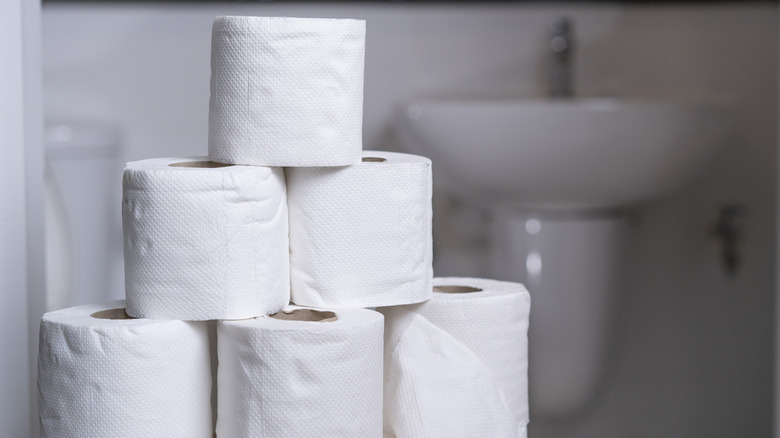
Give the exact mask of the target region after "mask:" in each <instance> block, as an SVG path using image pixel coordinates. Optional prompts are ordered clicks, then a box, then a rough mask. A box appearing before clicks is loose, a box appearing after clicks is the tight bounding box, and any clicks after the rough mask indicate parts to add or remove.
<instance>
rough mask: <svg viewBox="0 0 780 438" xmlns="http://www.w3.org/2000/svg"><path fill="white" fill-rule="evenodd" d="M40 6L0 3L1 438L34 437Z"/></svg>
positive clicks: (39, 287)
mask: <svg viewBox="0 0 780 438" xmlns="http://www.w3.org/2000/svg"><path fill="white" fill-rule="evenodd" d="M39 47H40V2H39V1H37V0H10V1H2V2H0V59H2V60H3V62H0V151H1V153H2V159H0V248H2V249H0V406H2V407H3V408H2V409H1V410H0V435H2V436H9V437H25V436H33V434H34V433H35V432H34V425H35V424H37V419H36V416H35V415H33V413H32V411H33V409H34V406H35V397H34V396H33V394H34V388H35V377H34V373H32V372H31V370H33V369H34V361H35V357H36V350H37V324H38V317H39V315H40V314H41V313H42V312H43V310H44V309H43V307H42V303H44V302H45V301H44V300H45V280H44V278H45V276H44V272H43V267H44V263H43V261H44V259H43V243H44V240H43V239H44V236H43V226H42V225H43V222H42V220H43V204H42V201H43V173H42V171H43V155H42V151H43V149H42V145H41V126H42V120H41V96H40V61H39V59H40V48H39Z"/></svg>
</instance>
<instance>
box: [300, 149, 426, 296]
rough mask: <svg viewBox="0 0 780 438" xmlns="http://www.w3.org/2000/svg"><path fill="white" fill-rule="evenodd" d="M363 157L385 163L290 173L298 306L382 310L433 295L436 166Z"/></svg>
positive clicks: (411, 159)
mask: <svg viewBox="0 0 780 438" xmlns="http://www.w3.org/2000/svg"><path fill="white" fill-rule="evenodd" d="M363 155H364V156H370V157H378V158H384V159H386V160H387V161H385V162H361V163H360V164H357V165H354V166H349V167H342V168H288V169H287V171H286V172H287V188H288V202H289V208H290V275H291V293H292V302H293V303H295V304H299V305H304V306H313V307H338V308H345V307H376V306H391V305H397V304H409V303H417V302H420V301H424V300H426V299H428V298H429V297H430V296H431V293H432V292H431V279H432V276H433V271H432V268H431V262H432V258H433V241H432V236H431V219H432V206H431V162H430V160H428V159H427V158H424V157H419V156H416V155H409V154H399V153H393V152H379V151H364V152H363Z"/></svg>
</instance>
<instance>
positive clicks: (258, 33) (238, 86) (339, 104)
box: [209, 17, 366, 167]
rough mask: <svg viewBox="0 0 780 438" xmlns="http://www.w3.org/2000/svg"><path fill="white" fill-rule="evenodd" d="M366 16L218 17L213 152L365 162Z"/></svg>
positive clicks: (270, 160) (242, 157) (247, 158)
mask: <svg viewBox="0 0 780 438" xmlns="http://www.w3.org/2000/svg"><path fill="white" fill-rule="evenodd" d="M365 34H366V23H365V21H364V20H351V19H325V18H287V17H217V18H216V19H215V20H214V25H213V28H212V39H211V99H210V101H209V157H211V159H212V160H213V161H218V162H222V163H237V164H253V165H262V166H306V167H308V166H344V165H349V164H355V163H357V162H358V161H360V150H361V149H362V126H363V64H364V53H365Z"/></svg>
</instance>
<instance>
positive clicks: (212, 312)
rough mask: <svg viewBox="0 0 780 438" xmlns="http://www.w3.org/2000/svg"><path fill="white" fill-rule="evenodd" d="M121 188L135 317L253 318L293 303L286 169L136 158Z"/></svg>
mask: <svg viewBox="0 0 780 438" xmlns="http://www.w3.org/2000/svg"><path fill="white" fill-rule="evenodd" d="M123 185H124V197H123V200H122V222H123V227H124V246H125V289H126V295H127V313H128V314H130V315H131V316H134V317H141V318H158V319H184V320H207V319H231V318H251V317H254V316H259V315H267V314H269V313H273V312H276V311H278V310H279V309H281V308H282V307H284V306H285V305H287V304H288V303H289V300H290V292H289V290H290V288H289V256H288V240H287V227H288V225H287V200H286V193H285V185H284V174H283V171H282V169H279V168H268V167H250V166H228V165H222V164H216V163H212V162H209V161H207V159H206V158H159V159H152V160H143V161H136V162H132V163H128V164H127V167H126V168H125V174H124V180H123Z"/></svg>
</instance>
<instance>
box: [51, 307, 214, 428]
mask: <svg viewBox="0 0 780 438" xmlns="http://www.w3.org/2000/svg"><path fill="white" fill-rule="evenodd" d="M124 306H125V303H124V301H118V302H113V303H108V304H103V305H86V306H78V307H71V308H69V309H64V310H58V311H55V312H50V313H47V314H46V315H44V316H43V319H42V321H41V331H40V343H39V352H38V406H39V411H40V424H41V437H43V438H83V437H90V438H114V437H117V436H121V437H126V438H148V437H163V436H164V437H180V438H211V437H212V428H211V403H210V397H211V383H212V382H211V370H210V363H209V342H208V334H207V331H206V323H205V322H185V321H175V320H168V321H162V320H148V319H124V320H109V319H97V318H92V317H90V315H91V314H93V313H95V312H98V311H101V310H107V309H113V308H123V307H124Z"/></svg>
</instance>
